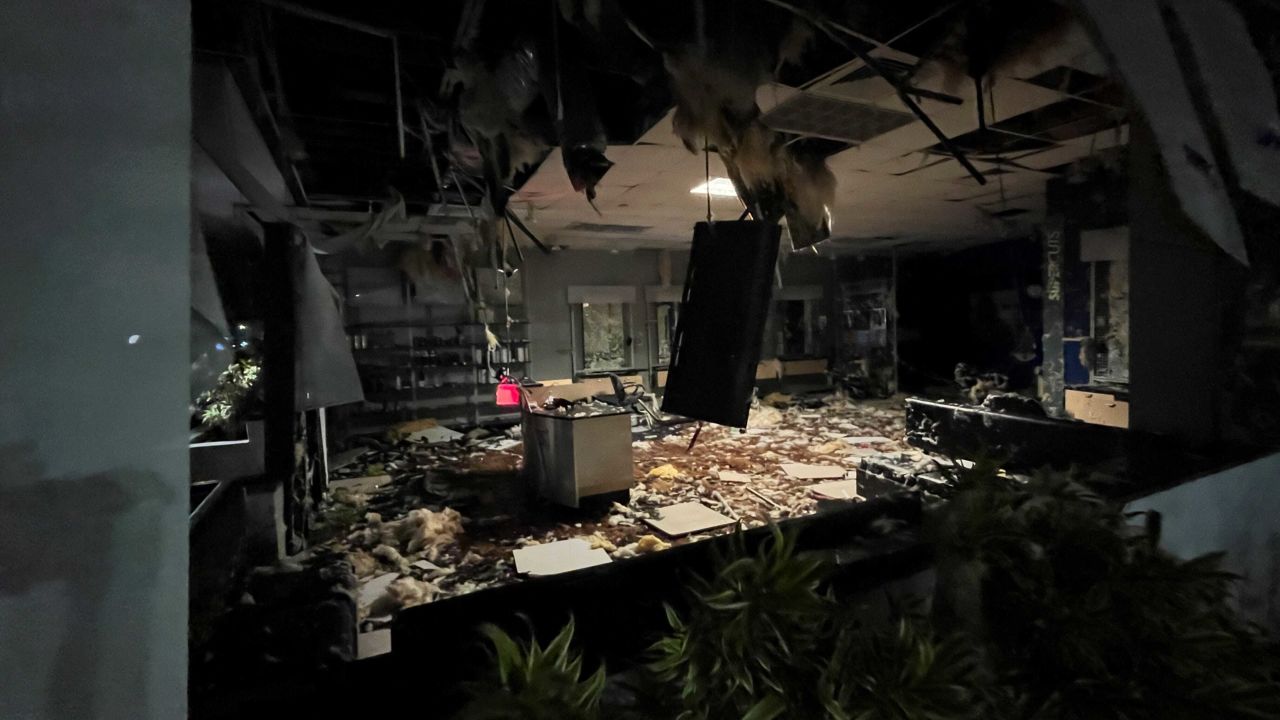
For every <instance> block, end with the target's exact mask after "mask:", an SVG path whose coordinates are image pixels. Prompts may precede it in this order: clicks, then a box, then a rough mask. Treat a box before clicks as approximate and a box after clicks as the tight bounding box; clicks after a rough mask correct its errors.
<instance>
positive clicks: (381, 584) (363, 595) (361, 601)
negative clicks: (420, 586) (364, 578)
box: [356, 573, 400, 607]
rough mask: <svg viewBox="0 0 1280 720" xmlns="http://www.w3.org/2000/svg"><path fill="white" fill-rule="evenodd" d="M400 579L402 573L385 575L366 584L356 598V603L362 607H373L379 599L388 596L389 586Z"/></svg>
mask: <svg viewBox="0 0 1280 720" xmlns="http://www.w3.org/2000/svg"><path fill="white" fill-rule="evenodd" d="M398 577H400V573H383V574H382V575H379V576H377V577H375V578H373V579H372V580H370V581H369V582H367V583H364V584H363V585H361V586H360V592H359V595H358V597H357V598H356V603H357V604H358V605H359V606H360V607H367V606H369V605H372V604H373V603H374V602H375V601H376V600H377V599H378V598H380V597H382V596H383V595H385V594H386V592H387V586H389V585H390V584H391V582H392V581H393V580H395V579H396V578H398Z"/></svg>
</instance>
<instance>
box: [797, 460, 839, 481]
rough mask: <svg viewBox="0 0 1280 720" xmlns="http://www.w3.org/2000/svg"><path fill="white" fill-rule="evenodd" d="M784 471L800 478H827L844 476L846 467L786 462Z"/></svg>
mask: <svg viewBox="0 0 1280 720" xmlns="http://www.w3.org/2000/svg"><path fill="white" fill-rule="evenodd" d="M782 471H783V472H785V473H786V474H788V475H790V476H791V477H793V478H799V479H800V480H826V479H833V478H843V477H844V468H842V467H837V466H835V465H806V464H804V463H784V464H783V465H782Z"/></svg>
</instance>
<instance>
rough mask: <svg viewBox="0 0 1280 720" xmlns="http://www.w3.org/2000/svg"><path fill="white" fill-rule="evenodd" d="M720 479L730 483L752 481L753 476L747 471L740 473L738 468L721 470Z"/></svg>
mask: <svg viewBox="0 0 1280 720" xmlns="http://www.w3.org/2000/svg"><path fill="white" fill-rule="evenodd" d="M719 479H720V481H721V482H730V483H746V482H751V476H750V475H748V474H746V473H740V472H737V471H736V470H721V471H720V478H719Z"/></svg>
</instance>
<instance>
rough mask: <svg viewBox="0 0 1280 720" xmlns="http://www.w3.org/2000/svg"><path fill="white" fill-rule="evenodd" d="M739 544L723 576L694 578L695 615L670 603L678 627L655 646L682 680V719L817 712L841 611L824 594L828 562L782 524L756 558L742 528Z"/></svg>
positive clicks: (666, 671)
mask: <svg viewBox="0 0 1280 720" xmlns="http://www.w3.org/2000/svg"><path fill="white" fill-rule="evenodd" d="M732 542H733V546H732V547H733V552H732V553H730V555H729V556H728V557H720V558H719V559H718V562H717V572H716V574H715V575H714V576H713V577H711V578H710V579H704V578H695V579H694V581H693V583H692V587H691V588H690V589H691V609H690V611H689V613H688V619H687V620H684V619H681V618H680V616H679V615H678V614H677V613H676V611H675V610H673V609H672V608H670V607H668V608H667V619H668V621H669V623H670V625H671V632H670V634H668V635H667V636H665V637H663V638H662V639H661V640H659V641H658V642H657V643H656V644H655V645H654V650H655V652H656V654H657V656H658V659H657V660H656V661H655V662H654V663H653V665H652V669H653V670H654V671H655V672H656V674H657V676H658V677H659V678H660V679H662V680H664V681H666V682H669V683H672V684H674V685H676V686H677V687H678V688H679V693H680V698H681V705H682V712H681V713H680V715H679V717H681V718H696V719H698V720H713V719H719V718H725V719H726V720H727V719H729V718H733V719H734V720H737V719H738V718H745V719H747V720H769V719H770V718H775V717H779V716H782V715H784V714H785V715H786V716H787V717H805V716H814V715H812V714H811V711H813V710H816V709H818V707H820V705H818V703H819V702H820V701H819V700H818V698H817V697H816V693H815V690H816V688H817V683H816V680H817V678H818V677H819V676H820V675H821V661H820V657H821V652H820V650H821V647H822V643H823V639H824V635H825V634H826V633H827V632H828V627H829V621H830V619H831V617H832V615H833V613H832V609H833V608H832V605H831V602H830V601H829V600H828V599H827V598H826V597H824V596H823V595H821V594H820V593H819V587H820V585H821V584H822V581H823V579H824V577H825V575H826V568H825V566H824V564H823V562H822V561H821V560H819V559H817V558H814V557H811V556H803V555H798V554H797V553H796V548H795V537H794V536H788V535H784V534H783V533H782V531H781V530H779V529H778V528H777V527H776V526H774V527H773V528H772V536H771V538H769V539H768V540H767V541H766V542H764V543H762V544H761V545H760V548H759V550H758V552H757V553H756V554H755V556H749V555H747V553H746V550H745V547H744V543H743V539H742V536H741V535H740V534H739V535H737V536H735V537H734V539H733V541H732ZM815 705H817V707H814V706H815Z"/></svg>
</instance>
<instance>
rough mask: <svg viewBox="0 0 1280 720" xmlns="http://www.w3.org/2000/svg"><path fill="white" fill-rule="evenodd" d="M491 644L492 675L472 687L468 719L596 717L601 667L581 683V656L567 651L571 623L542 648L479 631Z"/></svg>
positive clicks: (580, 719)
mask: <svg viewBox="0 0 1280 720" xmlns="http://www.w3.org/2000/svg"><path fill="white" fill-rule="evenodd" d="M482 632H483V633H484V635H485V636H486V637H487V638H488V639H489V642H490V643H491V644H492V645H493V650H494V655H495V660H496V663H497V677H496V678H494V679H493V680H491V681H490V682H487V683H483V684H481V685H479V686H477V687H475V688H474V689H473V693H472V700H471V702H470V703H469V704H468V705H467V707H466V708H465V709H464V710H463V713H462V716H461V717H463V718H467V719H468V720H543V719H545V720H589V719H590V718H596V717H598V716H599V707H600V695H601V692H602V691H603V690H604V681H605V670H604V666H601V667H599V668H597V669H596V671H595V672H594V673H592V674H591V675H590V676H588V677H586V678H585V679H584V678H583V677H582V656H581V655H580V654H578V653H575V652H574V651H573V649H572V647H571V644H572V642H573V633H574V624H573V620H572V619H571V620H570V621H569V623H568V624H567V625H565V627H564V629H562V630H561V631H560V633H559V634H558V635H556V637H555V639H553V640H552V641H551V642H550V643H549V644H547V646H546V647H542V646H540V645H538V643H537V640H535V639H531V640H530V641H529V642H528V643H519V642H516V641H515V640H514V639H512V637H511V636H510V635H508V634H507V633H506V632H504V631H503V630H502V629H500V628H498V627H496V626H494V625H486V626H484V628H483V629H482Z"/></svg>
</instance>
